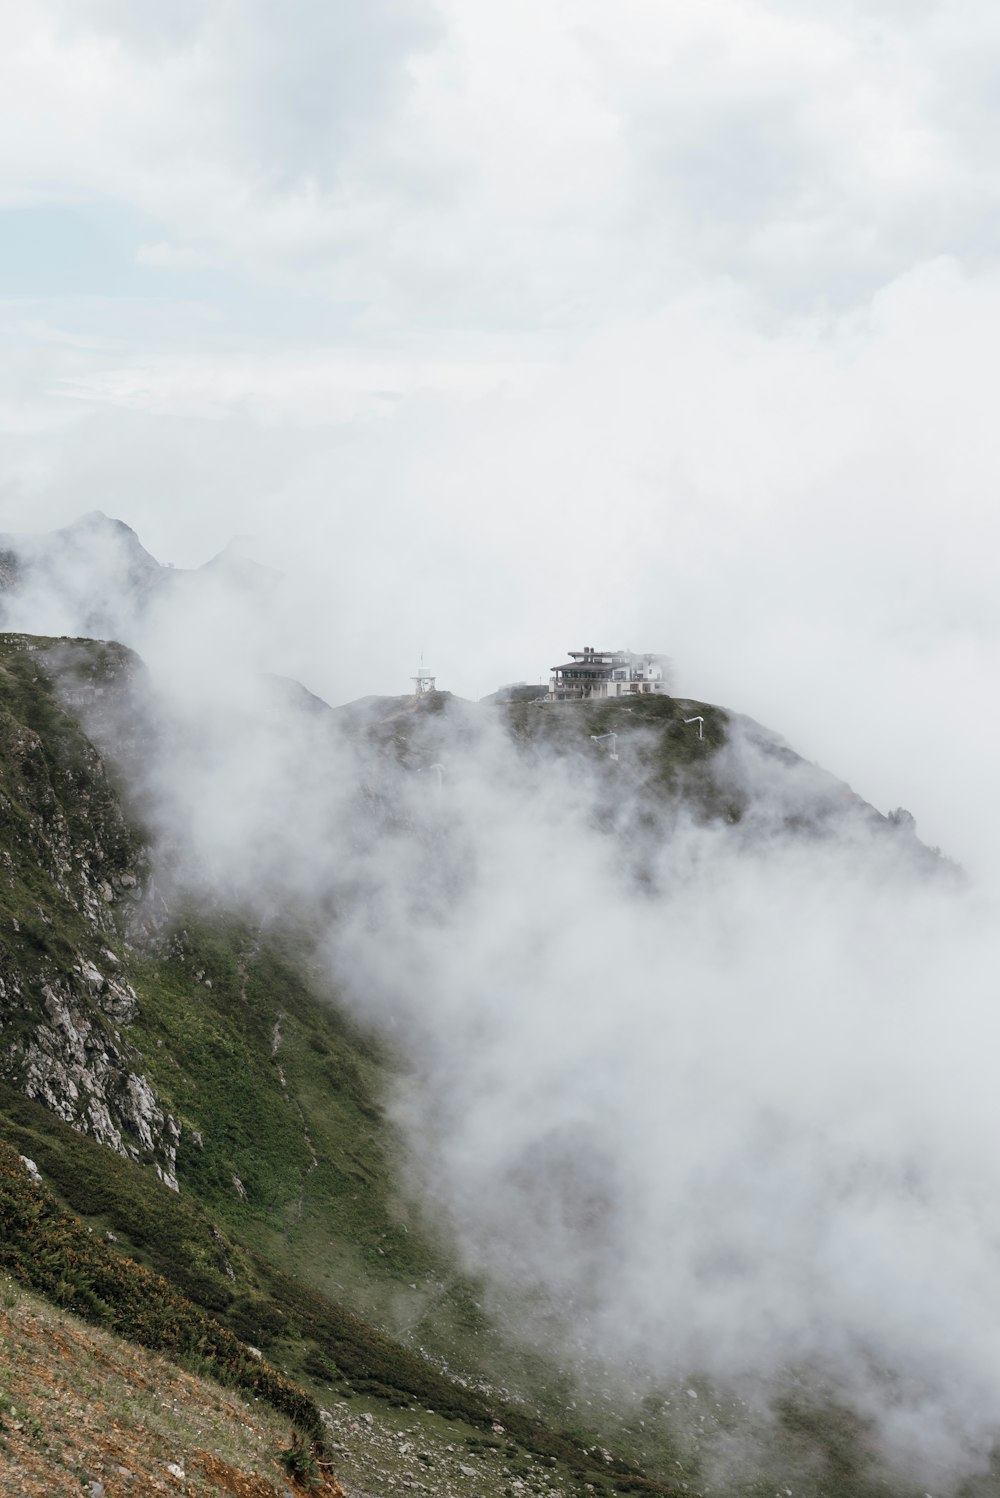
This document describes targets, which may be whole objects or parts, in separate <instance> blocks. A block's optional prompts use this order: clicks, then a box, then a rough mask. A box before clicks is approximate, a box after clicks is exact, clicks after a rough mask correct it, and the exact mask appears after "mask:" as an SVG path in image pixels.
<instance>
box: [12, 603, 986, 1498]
mask: <svg viewBox="0 0 1000 1498" xmlns="http://www.w3.org/2000/svg"><path fill="white" fill-rule="evenodd" d="M228 588H229V584H228V583H227V584H225V587H224V589H223V591H222V592H212V593H209V594H206V595H203V596H202V598H201V602H200V603H199V605H198V608H197V609H195V608H194V606H193V604H192V603H191V600H190V599H188V600H185V602H184V604H183V607H181V608H179V609H178V608H173V607H170V608H168V607H167V605H166V604H164V603H163V602H162V600H161V601H160V602H157V603H155V605H154V606H153V607H152V608H151V609H150V610H148V611H147V612H146V614H145V615H144V616H143V618H144V622H143V624H142V626H141V627H140V626H139V625H136V626H135V628H134V630H133V640H134V642H135V643H137V644H138V645H140V646H141V647H142V648H143V649H144V651H145V654H146V657H147V660H148V662H149V666H150V672H149V677H148V681H147V683H146V686H145V687H144V689H143V691H144V693H145V696H144V705H143V708H142V711H143V712H144V713H145V714H147V715H148V722H149V724H150V725H151V727H152V730H155V731H151V732H150V734H149V735H148V736H147V737H146V739H145V740H144V741H143V743H144V748H143V750H142V753H141V755H139V757H138V761H137V762H135V763H134V764H133V769H132V773H133V776H134V778H135V782H136V783H137V784H138V785H139V786H140V787H141V793H142V796H143V800H144V805H145V807H146V809H147V812H148V814H149V820H150V823H151V825H152V826H153V827H154V828H155V829H156V834H157V838H158V842H159V848H160V857H161V859H168V858H169V860H170V861H171V862H172V865H173V877H174V880H175V883H176V882H177V880H178V878H179V879H180V880H181V882H182V883H184V882H186V884H187V887H188V888H189V889H192V890H196V891H198V892H200V893H201V894H206V893H210V894H212V895H213V896H214V897H215V898H216V899H217V900H220V901H223V902H225V901H229V902H239V903H241V904H242V905H244V906H249V907H250V908H251V909H253V910H255V911H256V912H257V913H258V914H259V915H260V916H261V917H263V918H267V917H270V916H272V915H274V914H275V913H280V912H281V911H282V910H284V909H288V908H294V909H296V910H297V911H299V912H302V911H306V912H311V913H312V915H313V917H314V919H315V923H316V924H317V927H318V926H319V925H320V924H321V923H322V927H323V931H324V933H325V934H323V935H322V936H321V938H320V942H319V945H320V950H321V952H322V955H323V958H324V960H325V962H326V964H327V967H328V970H329V973H330V975H331V979H332V980H334V982H335V984H336V986H337V989H338V991H339V992H340V994H341V996H342V998H343V999H344V1000H345V1001H346V1002H347V1003H349V1004H350V1006H351V1007H352V1008H353V1009H354V1010H355V1011H356V1012H357V1013H358V1014H359V1015H360V1016H361V1017H362V1018H363V1019H364V1020H365V1021H366V1022H368V1023H369V1024H371V1025H373V1026H376V1027H378V1028H379V1030H380V1031H381V1032H382V1033H384V1034H386V1035H387V1036H389V1037H391V1038H392V1040H393V1041H394V1042H395V1044H396V1045H397V1046H398V1048H399V1052H400V1054H401V1055H402V1056H403V1057H405V1062H406V1075H405V1081H404V1082H403V1083H401V1084H400V1088H399V1092H398V1096H397V1098H396V1101H395V1111H396V1116H397V1117H398V1119H399V1120H400V1121H401V1123H402V1125H403V1126H404V1128H405V1131H406V1137H407V1139H408V1141H409V1155H410V1158H409V1166H408V1170H407V1173H406V1182H405V1185H404V1183H403V1182H401V1183H400V1189H401V1190H404V1189H405V1190H409V1191H412V1192H416V1191H419V1192H421V1193H423V1194H424V1195H425V1198H426V1199H427V1200H429V1201H430V1202H431V1203H433V1204H434V1206H435V1208H436V1209H437V1211H438V1212H439V1214H440V1216H441V1219H442V1220H443V1221H444V1222H445V1223H446V1224H447V1225H448V1228H449V1230H450V1231H451V1232H452V1233H453V1235H454V1241H455V1243H456V1245H457V1247H458V1250H459V1252H460V1254H461V1256H462V1258H463V1260H464V1262H465V1263H466V1264H467V1265H468V1266H469V1267H470V1268H471V1269H474V1270H477V1271H480V1272H484V1273H485V1274H486V1275H487V1276H488V1278H489V1280H490V1281H491V1283H492V1284H493V1285H494V1286H495V1294H496V1304H497V1305H498V1306H501V1307H502V1308H503V1315H504V1317H505V1318H506V1319H507V1321H508V1324H511V1325H512V1326H513V1328H514V1330H516V1331H517V1333H518V1334H519V1335H520V1336H522V1337H524V1338H526V1339H529V1340H530V1339H532V1338H536V1339H537V1338H540V1339H544V1343H545V1345H546V1347H548V1348H549V1349H550V1350H551V1348H553V1347H556V1348H559V1349H561V1352H562V1355H564V1356H565V1358H566V1360H567V1362H571V1363H572V1364H573V1365H574V1366H576V1367H578V1368H580V1369H581V1370H582V1374H583V1377H584V1378H586V1376H587V1375H586V1369H587V1367H588V1366H593V1367H595V1368H596V1367H598V1366H600V1365H601V1364H611V1365H613V1366H619V1367H621V1368H628V1369H629V1377H630V1378H631V1379H633V1380H635V1379H638V1380H640V1381H641V1380H643V1379H647V1380H650V1381H655V1380H663V1381H667V1382H669V1381H671V1380H677V1379H681V1380H684V1381H690V1380H692V1379H698V1378H699V1376H700V1377H703V1378H707V1379H710V1380H713V1381H714V1382H715V1383H716V1385H717V1386H718V1387H719V1388H721V1389H724V1390H728V1391H730V1392H732V1393H734V1394H736V1395H737V1396H739V1397H743V1396H744V1395H746V1393H747V1391H749V1390H752V1391H753V1393H754V1398H755V1400H757V1401H758V1402H759V1401H761V1400H765V1401H766V1399H767V1398H768V1397H769V1396H773V1397H774V1398H779V1397H780V1396H781V1395H782V1393H783V1391H785V1390H786V1388H787V1386H788V1383H789V1380H790V1379H792V1378H793V1377H796V1378H800V1379H801V1378H804V1379H805V1380H806V1385H807V1387H812V1388H814V1389H815V1390H816V1391H817V1393H818V1394H821V1395H822V1396H823V1397H827V1396H830V1397H835V1398H836V1399H838V1400H839V1401H840V1402H842V1403H846V1404H847V1405H848V1406H849V1407H851V1408H852V1409H854V1410H855V1411H857V1412H858V1413H859V1415H861V1416H862V1417H864V1418H866V1419H871V1420H873V1421H874V1422H875V1423H876V1424H875V1430H876V1435H875V1437H874V1438H873V1440H874V1445H875V1447H876V1449H878V1450H880V1451H881V1452H882V1453H883V1454H884V1455H885V1458H886V1459H887V1460H888V1461H889V1462H890V1463H891V1464H892V1465H893V1466H894V1467H895V1468H897V1469H899V1470H900V1471H902V1472H903V1473H906V1474H909V1475H912V1476H913V1477H914V1478H915V1479H919V1480H920V1481H921V1482H922V1483H923V1484H925V1485H926V1486H927V1487H928V1489H931V1488H933V1491H934V1492H935V1493H937V1492H939V1491H944V1490H945V1489H946V1488H948V1487H949V1485H953V1484H954V1483H955V1482H957V1480H958V1479H959V1478H960V1477H961V1476H962V1475H964V1474H969V1473H973V1472H976V1471H977V1470H981V1469H982V1468H983V1467H984V1465H985V1464H986V1462H987V1460H988V1454H989V1452H990V1449H991V1447H992V1446H993V1443H994V1442H995V1440H996V1438H997V1435H998V1426H1000V1413H998V1412H1000V1333H998V1331H997V1330H996V1328H995V1327H994V1326H993V1324H992V1321H991V1319H990V1316H989V1314H988V1308H989V1307H990V1306H991V1305H992V1304H993V1303H994V1301H995V1299H996V1297H997V1295H998V1293H1000V1160H998V1157H997V1153H996V1148H995V1139H996V1136H997V1124H998V1117H997V1115H998V1111H1000V1107H998V1103H997V1088H996V1081H995V1059H994V1058H995V1053H996V1049H997V1041H998V1038H1000V1036H998V1030H1000V1018H998V1011H997V1005H996V999H995V990H996V984H995V975H996V973H997V971H998V966H1000V961H998V960H1000V937H998V934H997V933H998V930H1000V926H998V922H997V911H996V908H995V905H994V903H993V901H992V899H991V898H990V897H989V896H988V895H987V894H985V893H983V892H982V891H978V890H976V889H975V888H971V887H969V886H967V885H966V884H965V883H964V882H963V881H961V880H960V879H958V878H956V877H955V875H954V871H953V870H950V869H949V868H947V867H946V866H945V865H944V864H943V863H942V864H936V863H935V861H934V860H931V859H929V858H928V857H927V856H920V850H919V847H918V845H916V844H915V843H914V841H913V839H912V834H911V833H910V832H909V830H908V829H907V828H906V826H905V825H904V826H902V827H900V828H896V829H892V828H888V827H887V825H886V824H885V823H884V821H883V820H881V819H878V818H877V817H874V816H873V815H871V814H869V813H866V812H865V811H864V809H863V808H861V807H859V803H858V802H857V801H856V799H853V798H851V797H850V796H849V795H848V794H847V793H846V791H844V790H843V788H841V787H838V786H837V785H836V783H835V782H832V781H831V780H830V778H829V777H828V776H826V775H824V774H823V773H822V772H820V771H818V770H816V769H815V767H810V766H806V765H803V764H802V763H801V762H796V761H794V759H791V758H787V759H783V758H782V757H781V756H780V755H775V754H774V753H769V752H767V751H766V746H764V747H762V741H761V738H760V735H759V733H757V732H756V731H754V730H753V729H752V728H747V727H746V726H745V725H743V724H741V723H740V722H739V721H738V720H733V722H732V723H731V724H730V738H729V743H728V746H727V748H726V749H725V750H724V751H723V754H722V756H721V757H720V766H721V768H720V772H719V773H720V774H722V775H723V776H724V777H725V779H726V782H727V784H729V785H730V786H731V785H733V784H734V783H736V782H738V784H739V787H740V790H741V794H742V795H743V796H744V798H745V801H746V811H745V814H744V815H743V816H742V818H741V819H740V820H739V821H737V822H729V821H727V820H726V818H725V816H716V817H713V818H708V819H706V818H705V817H704V816H703V815H702V814H701V812H700V811H699V810H698V809H697V808H696V807H694V806H693V805H692V804H691V803H688V802H686V801H685V800H683V799H680V800H677V799H676V798H671V797H670V796H667V795H666V794H665V792H664V791H663V790H662V788H661V789H660V790H659V791H657V790H656V789H655V787H654V786H652V785H651V784H650V782H649V781H648V780H644V779H642V777H637V776H634V775H633V774H632V773H631V770H630V762H629V758H628V754H627V753H625V752H623V755H622V759H621V760H620V762H618V763H617V764H615V763H612V762H611V761H610V760H609V759H608V758H607V756H606V754H605V752H604V750H603V748H601V746H594V745H591V744H590V743H589V740H586V741H585V742H584V744H583V745H582V746H581V747H579V748H577V749H572V750H571V749H564V750H562V751H559V752H556V751H554V750H552V751H546V750H544V749H542V748H541V747H540V743H541V741H536V742H535V743H533V745H532V748H531V752H526V750H525V748H524V746H523V745H519V744H518V743H517V742H515V741H514V740H513V739H512V738H511V737H510V736H509V735H508V734H507V733H506V732H505V731H504V729H503V727H502V722H503V719H502V715H501V713H500V712H499V711H498V710H496V709H494V708H479V709H476V710H473V709H471V708H464V709H463V708H461V706H460V705H459V706H457V707H456V708H455V710H454V711H444V712H441V713H433V712H429V711H420V712H418V711H416V710H415V709H414V708H413V707H412V705H409V704H407V703H405V702H399V703H396V704H395V705H393V704H388V705H386V706H383V707H382V708H379V707H378V706H377V705H376V706H375V707H374V708H373V709H372V710H371V713H370V714H369V718H370V725H369V727H368V728H366V727H365V725H364V721H363V716H364V715H360V714H338V713H332V712H330V711H328V710H326V709H325V708H324V707H323V706H322V705H321V704H317V703H316V702H315V700H312V699H309V698H308V696H307V694H304V693H301V692H298V691H297V690H296V689H294V688H293V687H292V686H290V685H289V684H287V683H284V684H283V683H280V682H275V681H274V680H273V679H271V680H265V679H264V678H262V677H261V676H260V675H259V673H258V672H257V669H256V664H255V662H254V661H253V659H252V656H253V652H252V650H248V642H249V643H250V644H252V643H253V641H254V640H255V638H256V636H255V634H254V630H255V629H256V630H258V631H259V632H260V633H261V634H263V633H265V632H266V626H265V625H264V624H263V623H262V622H261V621H260V620H259V619H257V620H256V622H255V621H254V619H253V617H252V616H251V614H248V613H247V611H246V609H245V607H243V606H242V605H241V606H240V607H243V612H240V607H237V603H236V602H235V601H234V599H235V597H236V595H235V594H232V593H230V592H227V591H226V589H228ZM164 597H166V595H164ZM244 602H245V601H244ZM18 607H19V614H18V616H17V617H18V622H19V623H20V624H21V625H22V626H23V625H24V624H25V623H26V622H27V619H28V617H29V611H28V610H27V609H26V607H25V598H22V600H21V603H20V604H19V606H18ZM213 610H215V611H219V612H220V614H221V617H222V618H223V619H224V620H225V621H227V622H226V623H225V626H224V628H223V629H222V630H221V631H220V630H216V632H215V633H214V634H213V635H211V639H212V647H211V649H206V648H205V643H204V642H205V640H206V639H207V638H209V636H208V635H207V634H206V633H205V630H206V628H207V626H206V623H205V621H206V619H208V618H209V617H210V616H211V614H212V611H213ZM38 625H39V627H40V628H45V627H46V626H45V622H44V615H43V613H42V611H39V615H38ZM533 711H535V712H539V713H544V712H546V711H547V709H546V708H544V707H543V708H536V709H533ZM130 726H131V725H123V726H122V730H121V731H122V733H123V734H125V732H126V730H127V729H128V728H130ZM649 731H650V732H652V731H653V730H649ZM692 731H693V730H692ZM103 732H104V734H105V736H107V732H108V727H107V721H106V720H105V724H104V729H103ZM622 748H623V751H624V750H625V749H627V745H626V744H624V743H623V745H622ZM834 768H835V767H834ZM518 1308H519V1309H518Z"/></svg>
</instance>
